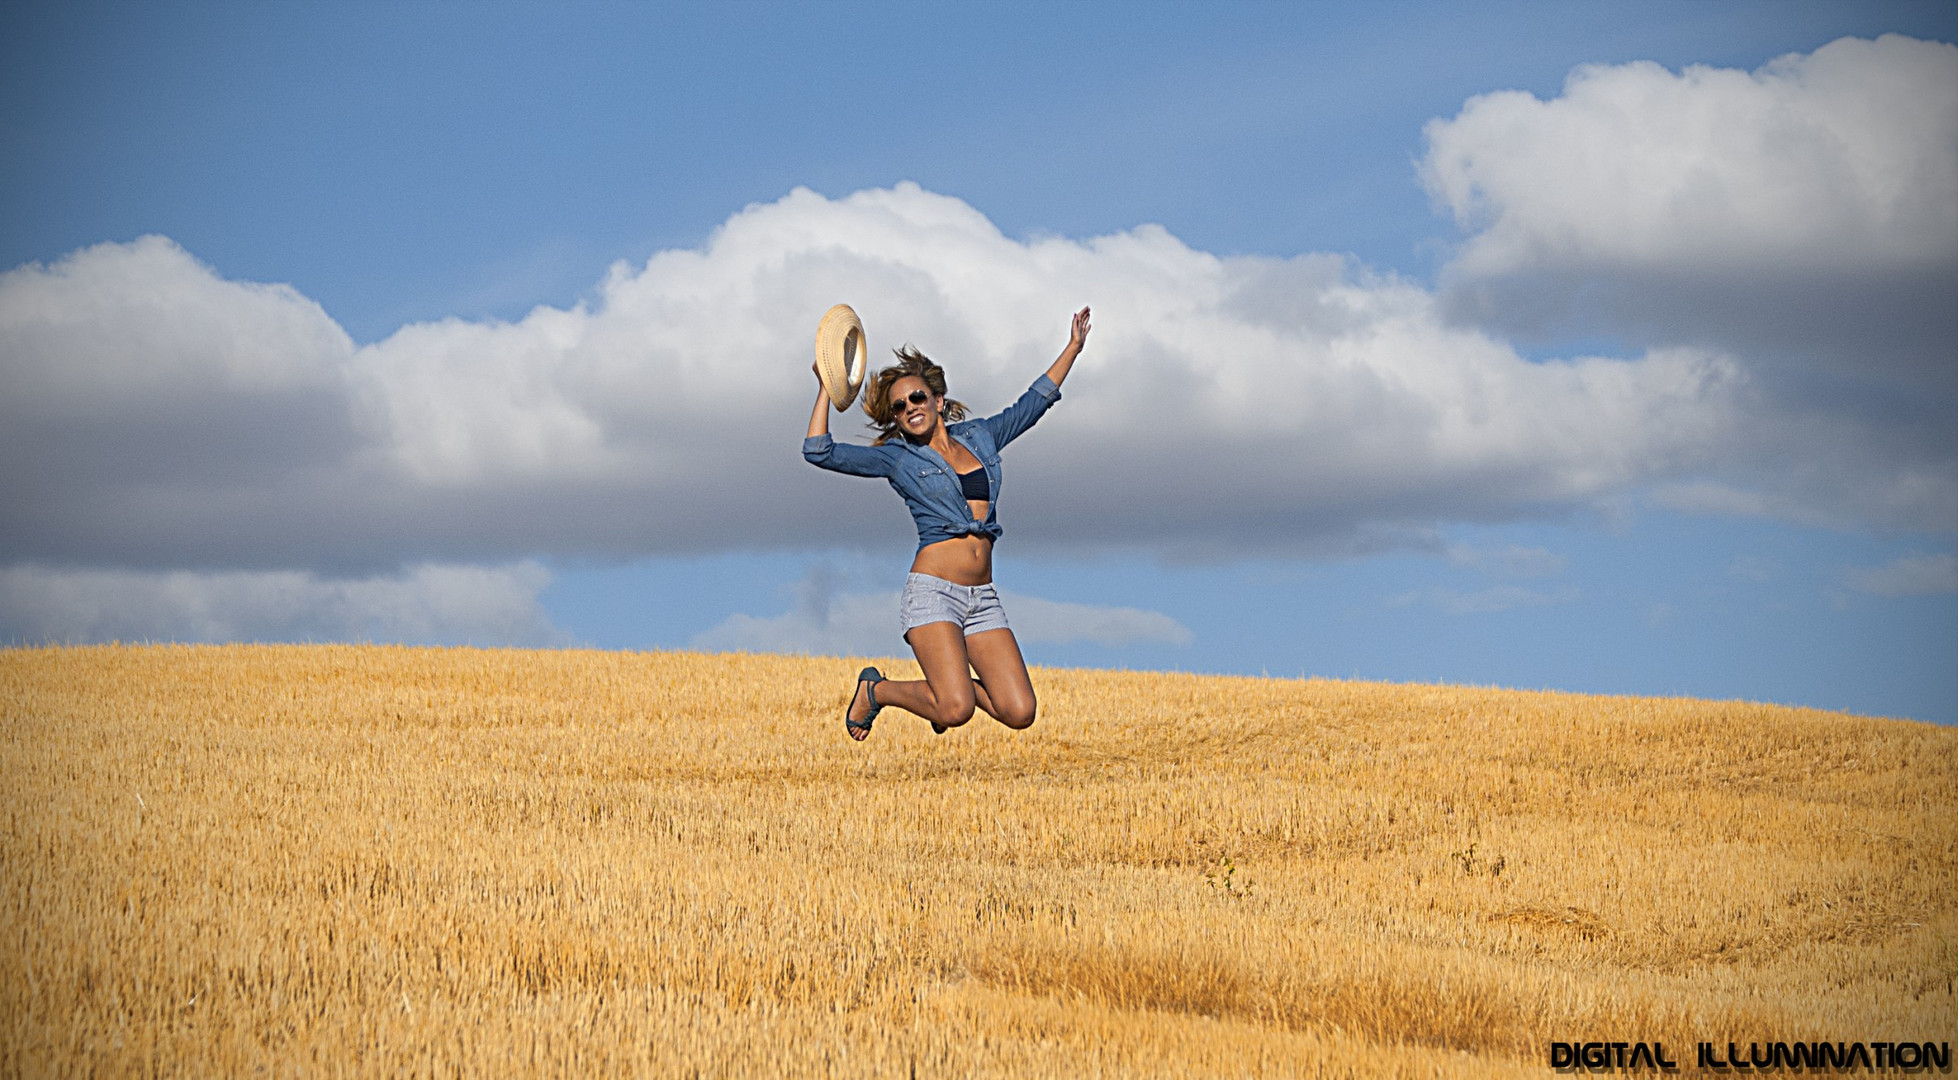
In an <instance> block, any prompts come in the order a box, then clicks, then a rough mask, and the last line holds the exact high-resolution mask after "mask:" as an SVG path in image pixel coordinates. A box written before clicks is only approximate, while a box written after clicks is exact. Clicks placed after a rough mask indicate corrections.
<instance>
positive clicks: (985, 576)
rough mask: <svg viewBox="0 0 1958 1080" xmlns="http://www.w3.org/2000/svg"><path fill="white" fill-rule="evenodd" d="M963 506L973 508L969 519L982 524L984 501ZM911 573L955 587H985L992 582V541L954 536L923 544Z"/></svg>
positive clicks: (990, 539) (913, 562)
mask: <svg viewBox="0 0 1958 1080" xmlns="http://www.w3.org/2000/svg"><path fill="white" fill-rule="evenodd" d="M966 505H967V506H968V507H971V509H972V520H974V521H984V520H986V511H987V509H988V508H989V507H990V505H991V504H989V503H987V502H986V501H985V500H984V499H978V500H972V499H968V500H966ZM911 572H912V573H914V574H930V575H931V576H932V577H935V578H944V579H945V580H946V581H949V582H951V583H952V584H954V585H985V584H988V583H990V582H991V581H992V580H993V538H992V537H990V536H955V537H953V538H951V539H950V540H940V541H939V542H938V543H936V544H926V545H925V546H924V547H922V548H919V549H918V557H917V558H915V559H912V560H911Z"/></svg>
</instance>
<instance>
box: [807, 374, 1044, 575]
mask: <svg viewBox="0 0 1958 1080" xmlns="http://www.w3.org/2000/svg"><path fill="white" fill-rule="evenodd" d="M1060 399H1061V388H1060V387H1058V386H1056V385H1054V380H1052V379H1050V378H1048V377H1047V376H1046V375H1045V374H1043V375H1041V376H1040V377H1039V378H1038V379H1035V380H1034V381H1033V385H1032V386H1030V387H1028V388H1027V392H1026V393H1024V394H1021V395H1020V400H1018V401H1016V402H1014V403H1013V404H1011V405H1008V406H1007V407H1006V409H1005V410H1004V411H1002V412H1001V413H999V414H998V415H996V416H988V417H986V418H985V419H984V420H961V421H959V422H958V423H956V424H951V425H948V426H947V427H946V429H945V432H946V434H948V435H950V436H951V437H952V438H954V439H957V440H958V441H959V445H961V446H964V447H965V448H966V449H967V450H970V451H971V452H972V456H973V457H976V458H978V459H979V464H980V466H981V467H983V468H984V469H985V470H986V486H987V488H988V489H989V490H990V491H991V492H992V496H993V497H992V501H991V502H990V503H989V504H988V505H987V507H986V520H984V521H974V520H973V518H972V508H971V507H970V506H968V505H966V501H965V492H964V491H963V490H962V489H961V488H960V487H959V478H958V475H957V474H956V473H954V472H953V471H952V466H951V464H950V463H949V462H947V461H946V460H945V459H944V458H943V457H940V456H939V454H938V451H936V450H933V449H932V448H931V447H929V446H914V445H912V444H911V443H910V442H908V441H906V440H905V439H904V438H903V437H902V436H899V437H898V438H895V439H892V440H891V441H890V442H887V443H885V444H884V445H882V446H858V445H857V444H855V443H840V442H837V441H836V440H835V439H833V438H831V437H830V436H829V434H828V433H827V432H825V433H824V434H821V435H814V436H811V437H809V438H807V439H804V440H802V456H803V457H804V458H805V459H807V460H808V462H809V464H811V465H814V466H816V467H817V468H819V469H828V470H830V471H831V472H840V473H849V474H850V475H851V476H881V477H883V478H884V479H886V480H889V481H890V483H891V487H892V488H893V489H895V490H896V491H897V493H898V495H900V496H901V497H903V499H904V505H905V507H906V508H907V509H909V510H910V511H911V520H913V521H915V522H916V523H917V525H918V548H919V550H921V551H922V550H923V549H924V548H925V547H927V546H928V545H931V544H936V543H938V542H939V541H941V540H951V539H954V538H956V537H960V536H988V537H991V538H992V539H994V540H998V539H999V538H1000V534H1001V533H1004V532H1005V531H1006V530H1004V529H1002V528H1000V527H999V490H1000V468H999V452H1000V450H1002V449H1004V448H1005V446H1006V444H1007V443H1010V442H1012V441H1013V440H1014V439H1017V438H1019V437H1020V435H1021V433H1022V432H1024V431H1026V430H1027V429H1028V428H1030V427H1032V426H1033V422H1034V421H1036V420H1038V419H1040V417H1041V416H1042V415H1043V414H1045V413H1046V412H1047V409H1048V407H1049V406H1051V405H1053V404H1054V402H1056V401H1059V400H1060Z"/></svg>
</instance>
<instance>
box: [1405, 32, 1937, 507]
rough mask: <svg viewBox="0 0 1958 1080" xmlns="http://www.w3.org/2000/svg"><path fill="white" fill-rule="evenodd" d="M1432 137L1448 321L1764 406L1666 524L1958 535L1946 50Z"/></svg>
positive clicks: (1518, 112)
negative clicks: (1739, 380)
mask: <svg viewBox="0 0 1958 1080" xmlns="http://www.w3.org/2000/svg"><path fill="white" fill-rule="evenodd" d="M1426 134H1427V139H1428V152H1427V155H1426V157H1425V158H1424V159H1423V161H1422V165H1421V174H1422V178H1423V180H1424V182H1425V183H1426V185H1427V187H1428V190H1429V191H1430V193H1431V194H1432V195H1433V196H1434V199H1435V201H1436V203H1437V204H1438V205H1439V206H1440V207H1442V208H1443V209H1444V210H1446V211H1447V212H1448V213H1450V214H1452V215H1453V217H1454V219H1455V220H1456V222H1457V223H1458V224H1459V225H1461V226H1462V228H1463V229H1464V230H1465V231H1466V232H1467V234H1468V235H1467V236H1466V238H1465V240H1464V242H1463V244H1462V246H1461V249H1460V251H1459V252H1458V254H1457V256H1456V258H1455V259H1454V260H1453V261H1452V262H1451V263H1450V264H1449V266H1448V267H1447V269H1446V271H1445V272H1444V274H1443V288H1442V293H1441V302H1442V306H1443V307H1444V308H1445V309H1446V310H1447V311H1448V312H1449V314H1450V316H1451V318H1453V319H1455V320H1457V321H1459V322H1462V323H1465V324H1470V325H1475V326H1479V327H1483V328H1485V329H1488V330H1490V331H1492V332H1495V333H1499V334H1503V335H1506V336H1515V337H1519V338H1522V339H1536V340H1548V341H1554V340H1558V339H1560V338H1564V337H1573V336H1575V337H1586V336H1589V337H1608V338H1615V339H1618V340H1622V341H1625V342H1628V343H1630V344H1631V345H1632V346H1633V347H1634V348H1665V347H1670V346H1679V345H1686V344H1690V345H1693V346H1697V347H1704V348H1709V349H1713V350H1716V351H1719V352H1722V353H1725V354H1728V355H1732V356H1736V357H1738V358H1741V359H1742V360H1743V361H1744V363H1745V366H1746V370H1747V372H1748V375H1749V377H1750V379H1751V380H1752V388H1753V390H1754V391H1755V393H1756V394H1758V395H1759V398H1760V406H1759V407H1758V408H1757V409H1755V410H1753V411H1751V412H1750V413H1749V414H1747V415H1745V416H1741V417H1737V418H1735V421H1734V422H1735V435H1736V438H1735V440H1734V444H1733V446H1731V447H1730V448H1729V450H1728V452H1727V454H1726V455H1725V457H1724V458H1723V468H1722V469H1721V470H1720V472H1721V473H1722V475H1721V476H1720V477H1719V478H1717V479H1710V478H1702V479H1701V480H1699V481H1697V482H1695V483H1692V484H1687V485H1682V486H1681V487H1680V488H1679V489H1678V490H1677V491H1675V492H1674V493H1673V498H1672V505H1675V506H1679V507H1682V508H1687V509H1707V510H1720V511H1725V512H1731V513H1769V514H1774V515H1776V516H1782V517H1788V518H1794V519H1799V520H1830V521H1834V522H1838V523H1841V522H1844V521H1856V522H1863V523H1877V524H1882V525H1895V526H1902V527H1906V528H1919V529H1935V530H1942V531H1949V530H1951V529H1952V528H1954V527H1958V498H1954V491H1958V486H1955V485H1954V484H1953V481H1952V477H1953V476H1954V474H1958V445H1954V443H1955V440H1954V439H1953V436H1952V428H1951V424H1950V419H1949V418H1950V416H1951V415H1952V411H1953V409H1954V408H1958V352H1954V349H1953V342H1954V341H1958V304H1954V303H1953V302H1952V297H1954V296H1958V47H1954V46H1952V45H1950V44H1946V43H1941V42H1929V41H1917V40H1913V39H1911V38H1906V37H1902V36H1899V35H1894V34H1892V35H1885V36H1884V37H1881V38H1878V39H1877V40H1875V41H1867V40H1861V39H1857V38H1843V39H1840V40H1838V41H1835V42H1831V43H1830V44H1828V45H1825V46H1823V47H1822V48H1820V49H1817V50H1816V51H1815V52H1813V53H1810V54H1796V55H1790V56H1785V57H1782V58H1780V59H1778V60H1776V61H1774V62H1772V63H1770V64H1768V65H1766V66H1764V67H1762V68H1761V69H1759V70H1757V71H1753V72H1745V71H1736V70H1731V69H1722V68H1710V67H1689V68H1687V69H1685V70H1683V71H1680V72H1677V73H1675V72H1671V71H1668V70H1666V69H1664V68H1662V67H1659V66H1658V65H1656V64H1650V63H1632V64H1621V65H1613V66H1588V67H1582V68H1579V69H1577V70H1576V71H1574V72H1573V73H1572V74H1571V76H1570V78H1569V79H1568V81H1567V82H1566V84H1565V86H1564V91H1563V93H1562V94H1561V95H1560V96H1558V97H1556V98H1554V99H1552V100H1549V101H1541V100H1538V99H1537V98H1535V97H1532V96H1531V95H1529V94H1524V93H1517V92H1505V93H1495V94H1485V95H1481V96H1479V97H1476V98H1473V99H1471V100H1470V101H1468V102H1467V103H1466V104H1465V105H1464V106H1463V107H1462V110H1461V112H1460V113H1459V114H1458V115H1457V116H1455V117H1454V118H1452V119H1448V120H1436V121H1433V122H1431V123H1430V124H1429V125H1428V127H1427V132H1426Z"/></svg>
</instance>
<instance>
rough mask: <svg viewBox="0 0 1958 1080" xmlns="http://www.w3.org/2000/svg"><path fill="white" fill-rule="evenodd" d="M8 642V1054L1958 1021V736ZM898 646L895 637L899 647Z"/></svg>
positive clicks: (1901, 725) (929, 1042) (40, 1065)
mask: <svg viewBox="0 0 1958 1080" xmlns="http://www.w3.org/2000/svg"><path fill="white" fill-rule="evenodd" d="M857 666H858V665H857V664H855V663H851V662H845V661H840V660H829V659H797V658H782V657H766V656H737V655H718V656H714V655H698V654H684V653H656V654H629V653H602V652H515V651H478V650H435V649H403V648H385V647H348V646H279V647H245V646H226V647H102V648H72V649H36V650H10V651H5V652H0V724H3V725H4V727H3V730H4V739H0V775H4V776H5V777H6V784H5V795H4V815H0V818H3V820H4V826H3V827H0V865H3V866H4V880H3V881H0V935H3V936H4V940H5V941H6V942H7V943H8V944H7V946H6V947H5V948H0V1074H8V1075H29V1076H34V1075H63V1076H74V1075H85V1074H90V1073H95V1074H100V1075H140V1074H150V1073H152V1072H154V1073H160V1074H178V1075H192V1076H201V1075H242V1074H254V1075H256V1074H258V1073H260V1072H261V1071H262V1072H264V1073H266V1074H272V1075H285V1074H288V1073H305V1074H329V1073H339V1072H343V1071H344V1072H348V1073H359V1074H365V1075H374V1076H381V1075H408V1074H436V1073H439V1074H445V1075H446V1074H450V1073H453V1072H457V1071H460V1072H461V1073H463V1074H466V1075H476V1076H495V1075H554V1076H594V1075H606V1074H633V1073H637V1074H640V1075H648V1076H670V1075H684V1074H686V1071H687V1070H688V1069H690V1068H691V1069H697V1070H699V1072H700V1073H701V1074H702V1075H743V1074H745V1075H757V1076H760V1075H775V1074H796V1075H838V1076H871V1075H875V1076H904V1075H912V1074H913V1073H915V1075H918V1076H965V1075H971V1074H975V1073H977V1074H997V1075H1014V1076H1054V1077H1079V1076H1086V1075H1096V1074H1100V1075H1111V1076H1112V1075H1132V1074H1144V1073H1146V1074H1150V1075H1166V1076H1175V1075H1230V1076H1237V1075H1247V1074H1272V1075H1311V1074H1314V1073H1316V1072H1320V1071H1323V1072H1326V1073H1329V1074H1341V1075H1343V1074H1347V1073H1349V1072H1359V1073H1361V1074H1379V1075H1390V1074H1391V1075H1438V1074H1447V1075H1464V1074H1466V1075H1476V1074H1490V1075H1510V1074H1514V1075H1529V1076H1541V1075H1545V1073H1546V1071H1547V1065H1548V1054H1549V1048H1550V1043H1551V1042H1552V1041H1553V1040H1556V1041H1587V1040H1632V1041H1647V1042H1653V1041H1658V1042H1663V1043H1664V1046H1665V1053H1666V1054H1667V1055H1668V1056H1671V1057H1673V1058H1675V1059H1678V1060H1680V1062H1681V1064H1682V1065H1684V1066H1687V1067H1688V1068H1689V1069H1690V1066H1691V1065H1692V1055H1693V1053H1694V1044H1695V1043H1697V1042H1701V1041H1709V1042H1717V1043H1719V1044H1720V1045H1721V1048H1722V1049H1723V1050H1724V1048H1725V1044H1726V1042H1728V1041H1729V1040H1735V1041H1738V1042H1739V1043H1740V1044H1741V1046H1742V1048H1743V1049H1744V1048H1745V1046H1746V1044H1747V1043H1748V1042H1749V1041H1757V1042H1758V1041H1761V1040H1773V1039H1782V1040H1794V1039H1831V1040H1938V1039H1948V1038H1949V1037H1950V1034H1951V1033H1952V1032H1954V1031H1958V996H1955V993H1954V979H1958V813H1954V811H1955V810H1958V731H1955V730H1952V729H1946V728H1938V727H1933V726H1929V725H1924V724H1918V723H1908V722H1901V721H1893V720H1880V719H1869V718H1863V717H1855V716H1846V715H1841V714H1833V713H1822V712H1813V711H1804V710H1797V709H1786V708H1776V707H1768V706H1758V705H1748V704H1736V703H1723V702H1706V701H1693V700H1681V699H1650V698H1605V697H1585V696H1577V695H1568V694H1549V693H1521V692H1511V691H1501V690H1482V689H1466V688H1460V687H1436V686H1395V685H1383V684H1372V683H1349V682H1328V681H1304V682H1300V681H1283V680H1263V679H1238V678H1214V677H1198V676H1186V675H1163V674H1149V673H1126V672H1105V671H1060V670H1036V672H1035V675H1034V678H1035V685H1036V688H1037V689H1038V691H1039V693H1040V695H1041V717H1040V720H1039V722H1038V723H1037V724H1036V725H1035V727H1034V728H1033V729H1032V730H1031V731H1029V732H1026V733H1023V734H1015V733H1012V732H1008V731H1005V730H1003V729H1000V728H998V726H997V725H993V724H991V723H990V722H988V721H985V720H984V719H983V718H979V719H977V720H975V722H974V723H973V724H971V725H969V726H968V727H966V728H965V729H962V730H959V731H955V732H953V733H951V734H948V735H946V736H943V737H934V736H933V735H932V734H931V733H930V731H929V729H928V728H927V727H926V726H925V724H924V723H923V722H922V721H919V720H915V719H913V718H911V717H908V716H906V715H904V714H901V713H898V712H896V711H895V710H892V711H888V712H886V713H885V714H884V716H883V717H882V718H880V720H879V721H878V726H877V730H876V733H875V734H874V735H873V736H872V738H871V739H870V741H869V742H867V743H864V744H856V743H852V742H850V741H848V740H847V739H846V738H844V735H843V732H842V722H841V717H842V710H843V705H844V700H845V696H846V695H847V693H848V692H849V690H850V688H851V683H850V679H851V677H852V676H853V675H854V673H855V671H856V668H857ZM907 670H909V669H908V667H907V665H904V664H897V663H890V664H886V671H887V673H890V674H898V673H899V672H902V671H907Z"/></svg>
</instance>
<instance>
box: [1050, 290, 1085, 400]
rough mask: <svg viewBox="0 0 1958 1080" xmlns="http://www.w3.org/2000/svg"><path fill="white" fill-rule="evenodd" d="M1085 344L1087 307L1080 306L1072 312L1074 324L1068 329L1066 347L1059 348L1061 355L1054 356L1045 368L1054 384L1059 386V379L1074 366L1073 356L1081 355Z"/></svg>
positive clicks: (1063, 377)
mask: <svg viewBox="0 0 1958 1080" xmlns="http://www.w3.org/2000/svg"><path fill="white" fill-rule="evenodd" d="M1087 344H1088V309H1087V308H1082V309H1081V310H1080V311H1077V312H1075V313H1074V326H1073V328H1072V329H1071V330H1069V331H1068V335H1067V348H1065V349H1062V350H1061V355H1060V356H1059V357H1057V358H1055V360H1054V363H1053V365H1052V366H1050V367H1049V368H1048V369H1047V377H1048V378H1050V379H1052V380H1054V385H1055V386H1059V385H1060V384H1061V380H1062V379H1065V378H1067V372H1068V369H1069V368H1071V367H1073V366H1074V358H1075V357H1077V356H1080V355H1081V350H1082V349H1083V348H1085V347H1086V346H1087Z"/></svg>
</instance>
